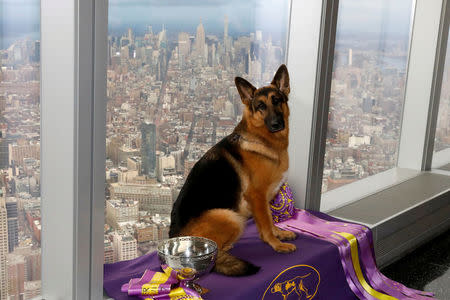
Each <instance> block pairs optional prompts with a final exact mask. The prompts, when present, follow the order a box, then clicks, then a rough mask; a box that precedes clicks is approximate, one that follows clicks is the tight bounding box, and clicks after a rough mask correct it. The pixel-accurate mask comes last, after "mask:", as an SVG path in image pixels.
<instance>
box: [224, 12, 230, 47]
mask: <svg viewBox="0 0 450 300" xmlns="http://www.w3.org/2000/svg"><path fill="white" fill-rule="evenodd" d="M223 45H224V47H225V52H229V51H230V50H231V40H230V38H229V37H228V16H227V15H225V20H224V22H223Z"/></svg>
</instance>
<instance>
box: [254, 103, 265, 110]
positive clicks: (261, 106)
mask: <svg viewBox="0 0 450 300" xmlns="http://www.w3.org/2000/svg"><path fill="white" fill-rule="evenodd" d="M256 109H257V110H261V111H263V110H266V104H265V103H264V102H259V104H258V106H257V107H256Z"/></svg>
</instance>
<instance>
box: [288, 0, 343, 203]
mask: <svg viewBox="0 0 450 300" xmlns="http://www.w3.org/2000/svg"><path fill="white" fill-rule="evenodd" d="M338 4H339V2H338V1H332V0H330V1H328V0H324V1H316V0H307V1H292V3H291V16H290V26H289V42H288V52H287V53H288V58H287V62H288V63H287V66H288V69H289V74H290V80H291V82H290V84H291V95H290V98H289V106H290V121H289V123H290V125H289V127H290V136H289V139H290V141H289V159H290V166H289V182H290V184H291V188H292V189H293V192H294V194H295V199H296V205H297V207H306V208H310V209H318V208H319V206H320V189H321V185H322V183H321V178H322V169H323V159H324V157H323V153H324V151H325V135H326V127H327V122H326V120H327V118H326V116H325V115H326V114H327V113H328V101H329V88H330V83H331V71H332V70H331V68H332V62H333V55H334V39H335V31H336V15H337V6H338ZM330 56H331V57H330ZM322 89H324V90H322Z"/></svg>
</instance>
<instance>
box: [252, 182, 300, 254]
mask: <svg viewBox="0 0 450 300" xmlns="http://www.w3.org/2000/svg"><path fill="white" fill-rule="evenodd" d="M246 199H247V201H249V203H250V205H251V210H252V214H253V218H254V219H255V223H256V226H257V227H258V231H259V236H260V237H261V239H262V240H263V241H264V242H266V243H268V244H269V245H270V246H271V247H272V248H273V249H274V250H275V251H277V252H282V253H289V252H293V251H295V250H296V249H297V247H296V246H295V245H293V244H290V243H283V242H281V241H280V240H279V239H278V238H277V237H276V236H275V234H274V230H273V227H274V225H273V221H272V216H271V215H270V212H269V209H268V205H269V204H268V202H267V201H266V197H265V195H264V193H263V192H261V191H258V190H256V189H255V190H248V191H247V192H246Z"/></svg>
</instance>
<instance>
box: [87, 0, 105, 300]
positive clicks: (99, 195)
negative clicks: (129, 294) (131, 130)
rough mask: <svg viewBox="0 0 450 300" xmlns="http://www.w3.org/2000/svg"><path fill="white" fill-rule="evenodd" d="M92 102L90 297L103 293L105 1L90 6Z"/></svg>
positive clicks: (98, 297)
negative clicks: (92, 52) (92, 25)
mask: <svg viewBox="0 0 450 300" xmlns="http://www.w3.org/2000/svg"><path fill="white" fill-rule="evenodd" d="M94 10H95V12H94V37H95V39H94V63H93V70H94V103H93V115H92V122H93V136H92V138H93V144H92V145H93V151H92V159H93V161H92V170H93V178H92V202H91V217H92V221H91V278H90V280H91V291H90V293H91V294H90V295H91V299H101V298H102V296H103V262H104V249H103V248H104V231H103V228H104V224H105V219H104V218H105V217H104V216H105V207H104V203H105V179H106V178H105V176H106V175H105V161H106V142H105V140H106V102H107V99H106V69H107V53H108V45H107V42H108V1H107V0H97V1H95V7H94Z"/></svg>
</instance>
